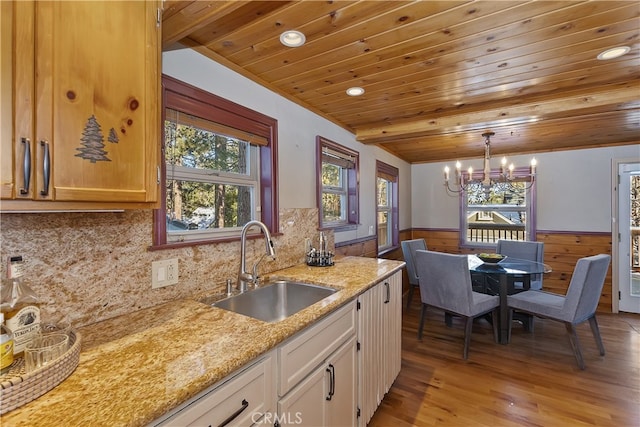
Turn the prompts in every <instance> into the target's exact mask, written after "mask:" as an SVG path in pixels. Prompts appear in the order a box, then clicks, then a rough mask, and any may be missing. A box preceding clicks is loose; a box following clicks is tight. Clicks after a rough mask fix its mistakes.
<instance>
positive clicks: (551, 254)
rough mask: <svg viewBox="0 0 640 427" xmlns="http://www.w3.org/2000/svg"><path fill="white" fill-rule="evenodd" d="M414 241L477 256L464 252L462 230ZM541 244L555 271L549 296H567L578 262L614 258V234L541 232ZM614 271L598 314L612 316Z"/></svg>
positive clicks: (423, 233) (419, 233)
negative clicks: (596, 257)
mask: <svg viewBox="0 0 640 427" xmlns="http://www.w3.org/2000/svg"><path fill="white" fill-rule="evenodd" d="M410 238H412V239H418V238H424V239H425V240H426V242H427V247H428V248H429V250H433V251H438V252H448V253H474V252H477V250H471V249H467V248H460V245H459V240H458V230H442V229H413V230H412V232H411V237H410ZM537 240H538V241H540V242H544V262H545V264H548V265H549V266H550V267H551V268H552V269H553V271H552V272H551V273H548V274H545V275H544V281H543V286H544V289H545V290H547V291H549V292H555V293H560V294H564V293H566V292H567V288H568V287H569V282H570V281H571V275H572V274H573V268H574V267H575V264H576V262H577V261H578V259H580V258H582V257H586V256H590V255H596V254H600V253H604V254H609V255H611V234H610V233H593V232H583V233H581V232H561V231H539V232H538V238H537ZM611 289H612V287H611V267H609V273H608V274H607V278H606V279H605V283H604V288H603V289H602V295H601V296H600V302H599V304H598V311H601V312H609V313H610V312H611V311H612V310H611V303H612V291H611Z"/></svg>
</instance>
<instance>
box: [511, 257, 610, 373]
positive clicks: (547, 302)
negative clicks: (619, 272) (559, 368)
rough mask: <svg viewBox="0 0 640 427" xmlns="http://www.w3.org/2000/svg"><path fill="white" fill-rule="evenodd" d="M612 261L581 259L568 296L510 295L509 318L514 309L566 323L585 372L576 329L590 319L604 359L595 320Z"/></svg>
mask: <svg viewBox="0 0 640 427" xmlns="http://www.w3.org/2000/svg"><path fill="white" fill-rule="evenodd" d="M610 260H611V257H610V256H609V255H606V254H600V255H593V256H590V257H585V258H580V259H579V260H578V262H577V263H576V266H575V268H574V270H573V275H572V276H571V282H569V289H568V290H567V293H566V295H558V294H553V293H550V292H545V291H535V290H529V291H524V292H520V293H517V294H514V295H509V296H508V297H507V304H508V305H509V317H511V315H512V313H513V310H514V309H515V310H518V311H523V312H525V313H529V314H533V315H535V316H538V317H542V318H547V319H551V320H556V321H559V322H563V323H564V324H565V327H566V328H567V332H568V333H569V340H570V341H571V347H572V349H573V354H574V356H575V358H576V362H577V363H578V367H580V369H584V359H583V357H582V351H581V350H580V341H579V340H578V335H577V334H576V328H575V327H576V325H578V324H580V323H583V322H586V321H587V320H588V321H589V325H590V326H591V332H592V333H593V336H594V338H595V340H596V344H597V345H598V350H600V355H601V356H604V345H603V344H602V337H601V336H600V328H598V322H597V320H596V308H597V307H598V301H599V300H600V293H601V292H602V287H603V285H604V280H605V277H606V276H607V270H608V269H609V261H610ZM509 335H511V322H509Z"/></svg>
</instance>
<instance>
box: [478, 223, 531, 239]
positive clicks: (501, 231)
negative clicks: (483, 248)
mask: <svg viewBox="0 0 640 427" xmlns="http://www.w3.org/2000/svg"><path fill="white" fill-rule="evenodd" d="M499 239H503V240H526V233H525V226H524V224H481V223H471V222H470V223H469V226H468V228H467V241H468V242H478V243H496V242H497V241H498V240H499Z"/></svg>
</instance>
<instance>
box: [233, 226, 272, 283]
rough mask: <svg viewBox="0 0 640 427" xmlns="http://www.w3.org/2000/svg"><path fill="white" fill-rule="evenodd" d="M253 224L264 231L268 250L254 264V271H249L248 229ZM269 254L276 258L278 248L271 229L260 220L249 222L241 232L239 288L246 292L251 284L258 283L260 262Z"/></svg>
mask: <svg viewBox="0 0 640 427" xmlns="http://www.w3.org/2000/svg"><path fill="white" fill-rule="evenodd" d="M253 226H256V227H260V229H261V230H262V233H263V234H264V241H265V248H266V252H265V254H264V255H262V256H261V257H260V259H259V260H258V262H256V263H255V264H254V265H253V269H252V272H251V273H249V272H247V271H246V260H245V254H246V246H247V231H249V229H250V228H251V227H253ZM267 255H269V256H270V257H271V258H272V259H276V250H275V248H274V247H273V242H272V241H271V234H269V229H268V228H267V226H266V225H264V224H263V223H261V222H260V221H249V222H247V223H246V224H245V225H244V227H242V233H241V234H240V270H239V272H238V290H239V291H240V292H245V291H246V290H247V289H248V286H249V284H252V285H254V286H255V285H256V284H257V283H258V264H260V263H261V262H262V260H263V259H264V257H265V256H267Z"/></svg>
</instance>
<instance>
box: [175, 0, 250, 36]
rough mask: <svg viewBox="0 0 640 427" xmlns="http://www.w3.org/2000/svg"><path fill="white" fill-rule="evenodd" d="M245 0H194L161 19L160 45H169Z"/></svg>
mask: <svg viewBox="0 0 640 427" xmlns="http://www.w3.org/2000/svg"><path fill="white" fill-rule="evenodd" d="M247 3H248V2H247V1H206V2H205V1H194V2H191V4H190V5H188V6H187V7H185V8H183V9H182V10H180V11H179V12H178V13H176V14H175V15H172V16H170V17H168V18H167V19H165V20H163V21H162V46H163V47H164V46H170V45H172V44H173V43H175V42H178V41H180V40H182V39H183V38H184V37H186V36H187V35H189V34H191V33H193V32H195V31H197V30H199V29H201V28H203V27H206V26H207V25H209V24H211V23H212V22H214V21H217V20H219V19H222V18H224V17H225V16H227V15H229V14H230V13H233V12H234V11H236V10H238V9H240V8H241V7H243V6H244V5H246V4H247Z"/></svg>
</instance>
